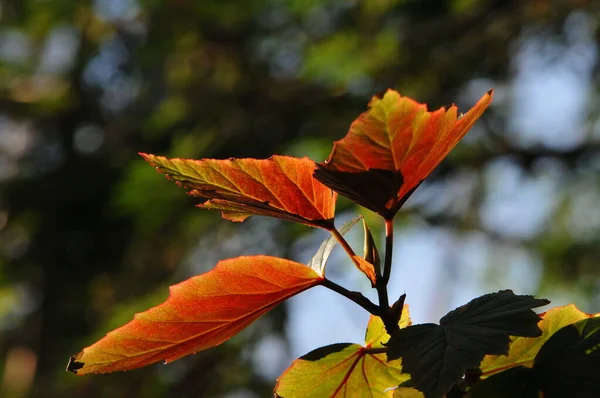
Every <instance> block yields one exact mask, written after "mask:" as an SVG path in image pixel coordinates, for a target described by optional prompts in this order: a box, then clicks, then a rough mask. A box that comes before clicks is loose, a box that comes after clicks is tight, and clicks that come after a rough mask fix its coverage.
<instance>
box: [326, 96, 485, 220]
mask: <svg viewBox="0 0 600 398" xmlns="http://www.w3.org/2000/svg"><path fill="white" fill-rule="evenodd" d="M491 101H492V90H490V91H488V92H487V93H486V94H485V95H484V96H483V97H482V98H481V99H480V100H479V101H478V102H477V104H475V106H474V107H473V108H472V109H471V110H470V111H469V112H467V113H466V114H465V115H462V116H460V115H458V113H457V108H456V106H454V105H452V106H450V107H448V108H440V109H438V110H437V111H435V112H428V111H427V106H426V105H424V104H419V103H418V102H416V101H413V100H412V99H410V98H407V97H402V96H401V95H400V94H399V93H398V92H396V91H394V90H388V91H387V92H386V93H385V94H384V95H383V96H382V97H381V98H380V97H377V96H376V97H373V99H372V100H371V102H370V104H369V106H370V109H369V110H368V111H366V112H364V113H363V114H361V115H360V116H359V117H358V118H357V119H356V120H355V121H354V122H353V123H352V125H351V126H350V131H349V132H348V134H347V135H346V136H345V137H344V138H342V139H341V140H339V141H336V142H335V144H334V146H333V151H332V153H331V155H330V156H329V159H328V160H327V161H326V162H324V163H319V165H318V168H317V170H316V172H315V177H316V178H317V179H318V180H319V181H321V182H323V183H324V184H325V185H327V186H329V187H330V188H332V189H333V190H335V191H337V192H339V193H341V194H342V195H344V196H347V197H348V198H350V199H351V200H353V201H354V202H356V203H358V204H360V205H361V206H364V207H366V208H368V209H370V210H373V211H375V212H377V213H379V214H381V215H382V216H383V217H385V218H387V219H391V218H393V217H394V215H395V214H396V212H397V211H398V210H399V209H400V207H401V206H402V204H403V203H404V202H405V201H406V199H408V197H409V196H410V194H411V193H412V191H414V189H416V188H417V186H418V185H419V184H420V183H421V182H422V181H423V180H424V179H425V178H426V177H427V176H428V175H429V174H430V173H431V172H432V171H433V170H434V169H435V167H436V166H437V165H438V164H439V163H440V162H441V161H442V160H443V159H444V158H445V157H446V155H448V153H449V152H450V151H451V150H452V148H454V146H456V144H457V143H458V141H460V139H461V138H462V137H463V136H464V135H465V134H466V133H467V131H468V130H469V129H470V128H471V126H473V124H474V123H475V121H477V119H479V117H480V116H481V114H482V113H483V111H485V109H486V108H487V107H488V105H489V104H490V103H491Z"/></svg>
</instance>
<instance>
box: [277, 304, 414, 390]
mask: <svg viewBox="0 0 600 398" xmlns="http://www.w3.org/2000/svg"><path fill="white" fill-rule="evenodd" d="M409 324H410V317H409V314H408V307H405V308H404V311H403V316H402V319H401V320H400V322H399V325H400V327H406V326H408V325H409ZM389 338H390V336H389V335H388V334H387V333H386V331H385V328H384V326H383V322H382V321H381V318H379V317H375V316H371V318H370V320H369V324H368V326H367V331H366V336H365V340H366V341H365V346H364V347H363V346H361V345H360V344H350V343H341V344H332V345H329V346H326V347H321V348H318V349H316V350H314V351H312V352H310V353H308V354H306V355H305V356H303V357H302V358H299V359H297V360H295V361H294V362H293V363H292V365H291V366H290V367H289V368H288V369H287V370H286V371H285V372H284V373H283V374H282V375H281V376H280V377H279V379H278V380H277V385H276V386H275V394H276V396H279V397H284V398H288V397H306V398H311V397H314V398H320V397H363V396H365V397H366V396H368V397H380V398H383V397H392V396H393V395H394V390H393V389H392V388H393V387H396V386H398V385H399V384H401V383H403V382H405V381H407V380H408V379H409V378H410V376H409V375H407V374H404V373H402V362H401V360H399V359H398V360H393V361H389V362H388V361H387V359H386V356H385V353H384V352H378V351H375V352H373V351H372V349H381V348H382V347H383V344H382V343H385V342H386V341H387V340H389Z"/></svg>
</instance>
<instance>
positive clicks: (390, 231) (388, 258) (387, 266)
mask: <svg viewBox="0 0 600 398" xmlns="http://www.w3.org/2000/svg"><path fill="white" fill-rule="evenodd" d="M393 248H394V220H393V219H391V220H388V219H386V220H385V259H384V260H383V281H384V283H385V284H386V285H387V284H388V282H389V281H390V274H391V273H392V251H393Z"/></svg>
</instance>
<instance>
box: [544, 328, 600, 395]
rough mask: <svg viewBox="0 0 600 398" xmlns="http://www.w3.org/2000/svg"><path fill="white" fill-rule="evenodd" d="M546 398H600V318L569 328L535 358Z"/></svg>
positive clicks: (563, 330)
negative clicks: (599, 376) (599, 377)
mask: <svg viewBox="0 0 600 398" xmlns="http://www.w3.org/2000/svg"><path fill="white" fill-rule="evenodd" d="M534 369H535V371H536V374H537V378H538V380H539V382H540V386H541V390H542V391H543V392H544V397H545V398H561V397H578V398H587V397H589V398H593V397H600V382H598V375H599V374H600V318H590V319H584V320H582V321H579V322H577V323H575V324H573V325H569V326H566V327H564V328H562V329H561V330H559V331H558V332H557V333H555V334H554V335H553V336H552V337H551V338H550V339H549V340H548V342H547V343H546V344H544V346H543V347H542V349H541V350H540V352H539V353H538V355H537V356H536V357H535V365H534Z"/></svg>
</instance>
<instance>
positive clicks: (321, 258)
mask: <svg viewBox="0 0 600 398" xmlns="http://www.w3.org/2000/svg"><path fill="white" fill-rule="evenodd" d="M361 218H362V217H355V218H353V219H352V220H349V221H347V222H345V223H344V225H342V226H341V227H340V229H339V233H340V235H342V236H344V235H345V234H346V233H348V231H350V230H351V229H352V227H353V226H355V225H356V223H357V222H358V221H359V220H360V219H361ZM337 243H338V241H337V239H336V238H335V236H334V235H331V236H329V237H328V238H327V239H325V240H324V241H323V242H322V243H321V246H319V249H318V250H317V252H316V253H315V255H314V256H313V258H312V259H311V260H310V262H309V263H308V264H307V265H308V266H309V267H310V268H312V269H314V270H315V272H316V273H317V274H319V275H325V265H326V264H327V260H328V259H329V256H330V255H331V252H332V251H333V248H334V247H335V245H336V244H337Z"/></svg>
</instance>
